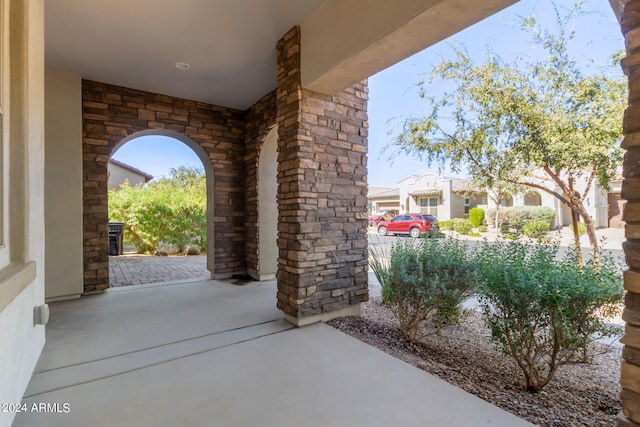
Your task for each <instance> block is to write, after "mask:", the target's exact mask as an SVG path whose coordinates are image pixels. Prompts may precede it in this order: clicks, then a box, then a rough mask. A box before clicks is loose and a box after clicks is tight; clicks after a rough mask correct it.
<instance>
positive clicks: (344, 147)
mask: <svg viewBox="0 0 640 427" xmlns="http://www.w3.org/2000/svg"><path fill="white" fill-rule="evenodd" d="M300 46H301V45H300V29H299V27H294V28H293V29H291V30H290V31H289V32H288V33H287V34H286V35H285V36H284V37H283V38H282V39H281V40H280V41H279V42H278V46H277V55H278V90H277V106H278V114H277V122H278V136H279V141H278V210H279V214H278V222H279V225H278V232H279V236H278V248H279V258H278V273H277V279H278V308H280V309H281V310H282V311H284V313H285V315H286V317H287V320H289V321H290V322H292V323H294V324H296V325H304V324H308V323H312V322H315V321H320V320H327V319H329V318H332V317H336V316H339V315H345V314H358V313H359V307H360V306H359V304H360V303H361V302H363V301H366V300H367V299H368V287H367V286H368V285H367V278H368V257H367V255H368V253H367V218H368V217H367V127H368V123H367V111H366V110H367V99H368V88H367V84H366V82H362V83H358V84H355V85H354V86H352V87H350V88H348V89H345V90H344V91H342V92H340V93H337V94H333V95H325V94H321V93H316V92H312V91H309V90H306V89H304V88H302V86H301V83H300V81H301V80H300Z"/></svg>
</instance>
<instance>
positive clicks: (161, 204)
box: [109, 167, 207, 253]
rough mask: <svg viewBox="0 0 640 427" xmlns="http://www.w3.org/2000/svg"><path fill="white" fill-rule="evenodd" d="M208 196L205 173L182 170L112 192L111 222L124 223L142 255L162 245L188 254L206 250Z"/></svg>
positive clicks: (187, 169)
mask: <svg viewBox="0 0 640 427" xmlns="http://www.w3.org/2000/svg"><path fill="white" fill-rule="evenodd" d="M206 201H207V195H206V178H205V175H204V171H202V170H199V169H195V168H187V167H180V168H178V169H172V171H171V177H170V178H168V179H161V180H158V181H151V182H150V183H148V184H146V185H144V186H136V187H130V186H129V185H128V183H127V184H125V185H123V186H122V187H121V189H120V190H117V191H110V192H109V219H110V220H111V221H118V222H122V223H124V240H125V241H127V242H128V243H131V244H133V245H135V246H136V248H137V250H138V252H139V253H153V252H155V251H156V250H157V249H158V246H159V245H160V244H161V243H162V244H165V245H169V246H173V247H175V248H176V249H177V250H178V251H179V252H184V251H185V250H186V248H187V247H188V246H190V245H191V246H196V247H198V248H199V249H201V250H203V249H206V239H207V206H206V205H207V203H206Z"/></svg>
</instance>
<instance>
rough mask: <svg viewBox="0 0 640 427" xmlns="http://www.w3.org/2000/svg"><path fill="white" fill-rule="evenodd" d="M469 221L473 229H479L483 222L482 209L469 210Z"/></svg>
mask: <svg viewBox="0 0 640 427" xmlns="http://www.w3.org/2000/svg"><path fill="white" fill-rule="evenodd" d="M469 221H471V224H473V226H474V227H480V226H481V225H482V223H483V222H484V209H481V208H471V209H469Z"/></svg>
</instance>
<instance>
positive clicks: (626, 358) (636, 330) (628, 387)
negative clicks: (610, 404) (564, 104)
mask: <svg viewBox="0 0 640 427" xmlns="http://www.w3.org/2000/svg"><path fill="white" fill-rule="evenodd" d="M621 27H622V33H623V34H624V36H625V39H626V45H627V57H626V58H625V59H624V60H623V64H622V65H623V69H624V71H625V73H626V74H627V76H628V78H629V107H628V108H627V111H626V112H625V118H624V124H623V131H624V134H625V137H624V140H623V142H622V148H624V149H625V150H627V152H626V154H625V161H624V165H623V177H624V180H623V182H622V198H623V199H625V200H627V203H626V205H625V208H624V212H623V216H624V220H625V221H626V222H627V224H626V228H625V235H626V238H627V241H626V242H625V243H623V248H624V252H625V256H626V259H627V264H628V266H629V270H627V271H626V272H625V273H624V286H625V289H626V290H627V294H626V297H625V308H624V313H623V316H622V317H623V319H624V320H625V322H626V328H625V334H624V337H623V338H622V340H621V341H622V343H624V344H625V346H624V349H623V351H622V357H623V360H622V374H621V379H620V383H621V385H622V394H621V399H622V414H620V416H619V418H618V426H640V0H632V1H629V2H628V3H627V5H626V7H625V9H624V12H623V15H622V19H621Z"/></svg>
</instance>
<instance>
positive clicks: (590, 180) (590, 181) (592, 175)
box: [580, 169, 596, 202]
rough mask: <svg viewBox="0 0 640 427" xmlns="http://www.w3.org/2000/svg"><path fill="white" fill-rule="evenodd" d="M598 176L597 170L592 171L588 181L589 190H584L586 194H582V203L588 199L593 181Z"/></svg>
mask: <svg viewBox="0 0 640 427" xmlns="http://www.w3.org/2000/svg"><path fill="white" fill-rule="evenodd" d="M595 176H596V170H595V169H592V170H591V174H589V179H588V180H587V188H586V189H585V190H584V194H582V197H581V198H580V201H581V202H582V201H584V199H586V198H587V194H589V190H591V185H592V184H593V179H594V178H595Z"/></svg>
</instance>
